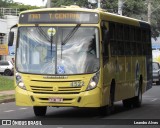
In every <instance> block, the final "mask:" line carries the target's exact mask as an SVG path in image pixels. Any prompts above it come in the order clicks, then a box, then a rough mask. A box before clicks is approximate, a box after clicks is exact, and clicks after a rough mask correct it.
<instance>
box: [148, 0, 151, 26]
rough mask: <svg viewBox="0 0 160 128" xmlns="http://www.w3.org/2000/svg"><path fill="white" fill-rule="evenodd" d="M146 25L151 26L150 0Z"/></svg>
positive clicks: (149, 1) (149, 0)
mask: <svg viewBox="0 0 160 128" xmlns="http://www.w3.org/2000/svg"><path fill="white" fill-rule="evenodd" d="M148 23H149V24H151V0H148Z"/></svg>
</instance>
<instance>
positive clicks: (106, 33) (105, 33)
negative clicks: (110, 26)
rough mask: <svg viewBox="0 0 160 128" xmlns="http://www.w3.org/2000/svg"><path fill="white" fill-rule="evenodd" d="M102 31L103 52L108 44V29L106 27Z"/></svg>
mask: <svg viewBox="0 0 160 128" xmlns="http://www.w3.org/2000/svg"><path fill="white" fill-rule="evenodd" d="M102 31H103V35H102V36H103V38H102V52H103V53H105V46H108V44H109V31H108V30H107V29H104V30H102Z"/></svg>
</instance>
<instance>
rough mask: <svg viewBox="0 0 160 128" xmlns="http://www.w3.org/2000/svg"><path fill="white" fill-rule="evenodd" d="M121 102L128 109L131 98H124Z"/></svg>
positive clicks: (130, 105)
mask: <svg viewBox="0 0 160 128" xmlns="http://www.w3.org/2000/svg"><path fill="white" fill-rule="evenodd" d="M122 102H123V106H124V107H125V108H128V109H129V108H131V107H132V100H131V99H125V100H122Z"/></svg>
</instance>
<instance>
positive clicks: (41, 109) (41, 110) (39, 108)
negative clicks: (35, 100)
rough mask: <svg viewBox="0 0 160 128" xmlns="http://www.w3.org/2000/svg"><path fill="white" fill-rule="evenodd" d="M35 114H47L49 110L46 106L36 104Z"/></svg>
mask: <svg viewBox="0 0 160 128" xmlns="http://www.w3.org/2000/svg"><path fill="white" fill-rule="evenodd" d="M33 110H34V114H35V116H45V115H46V112H47V107H46V106H34V107H33Z"/></svg>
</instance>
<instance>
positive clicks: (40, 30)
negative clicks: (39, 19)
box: [37, 26, 50, 42]
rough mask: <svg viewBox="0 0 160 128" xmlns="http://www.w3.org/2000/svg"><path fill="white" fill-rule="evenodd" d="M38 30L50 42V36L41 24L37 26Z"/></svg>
mask: <svg viewBox="0 0 160 128" xmlns="http://www.w3.org/2000/svg"><path fill="white" fill-rule="evenodd" d="M37 28H38V30H39V31H37V32H38V33H39V34H40V35H42V36H43V37H44V38H45V39H46V40H47V41H48V42H50V38H49V36H48V35H47V34H46V33H45V32H44V30H43V29H42V28H41V27H40V26H37Z"/></svg>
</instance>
